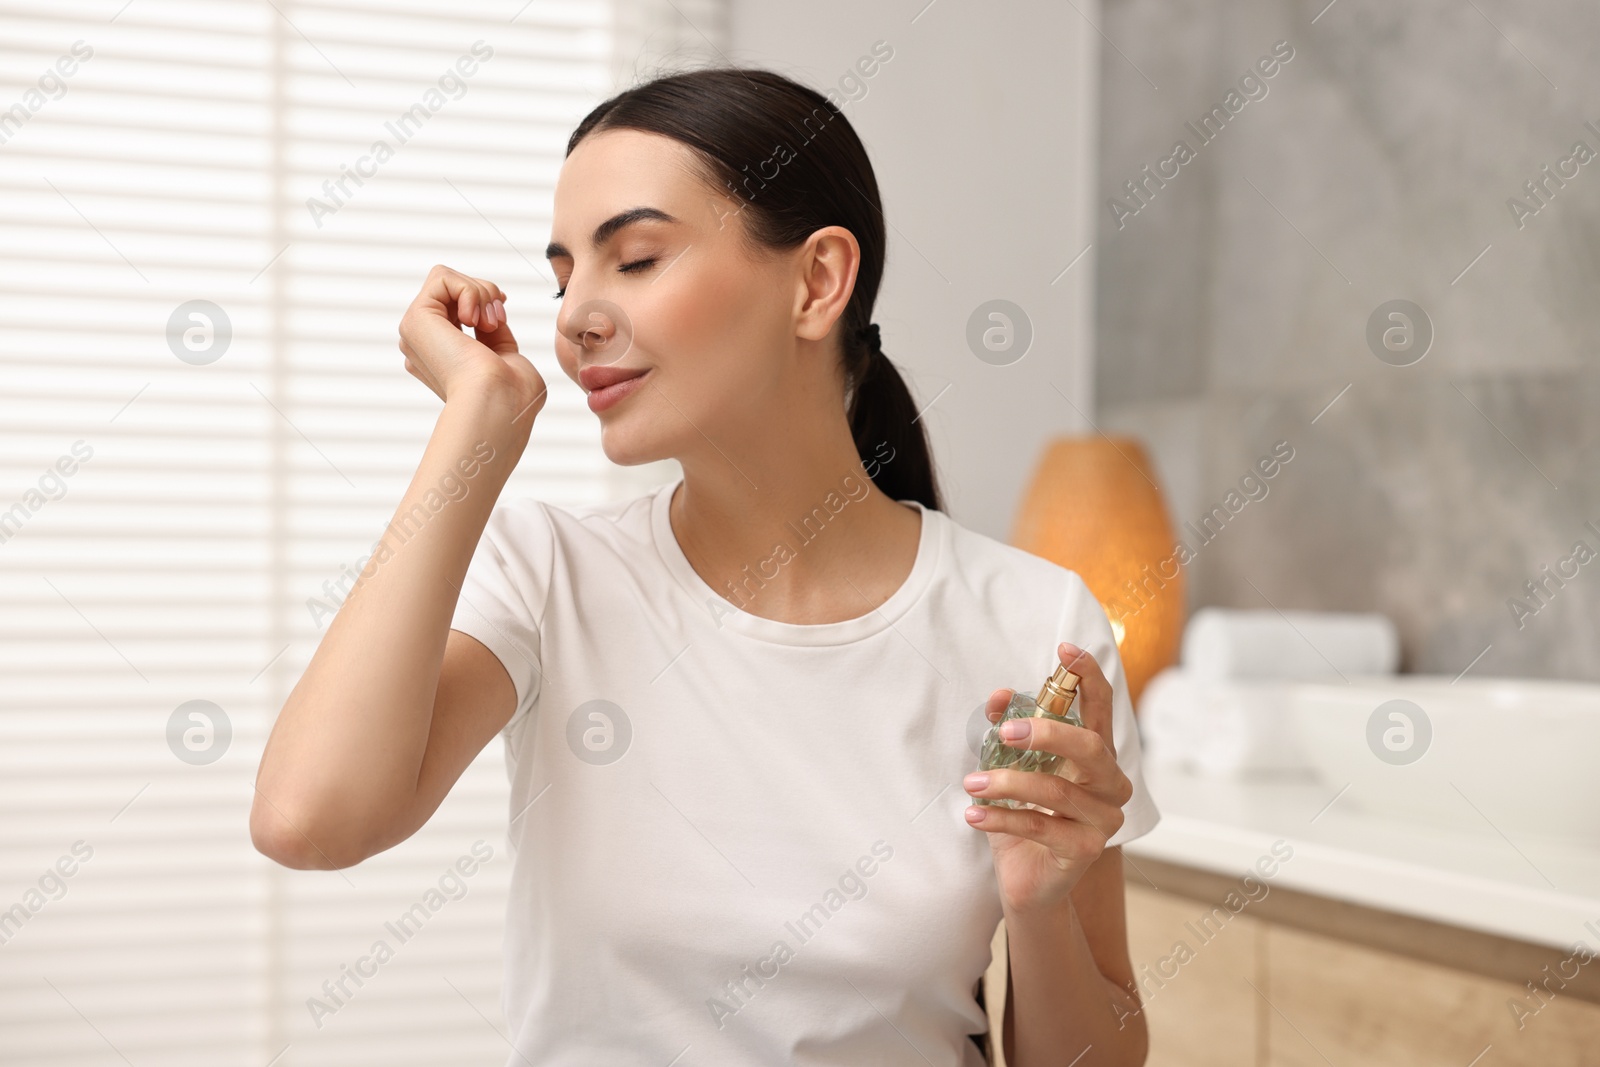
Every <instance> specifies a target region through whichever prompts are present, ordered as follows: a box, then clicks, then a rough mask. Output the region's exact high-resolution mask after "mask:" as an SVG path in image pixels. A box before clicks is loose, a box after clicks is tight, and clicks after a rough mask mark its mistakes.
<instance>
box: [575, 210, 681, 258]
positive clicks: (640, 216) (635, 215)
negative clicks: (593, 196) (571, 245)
mask: <svg viewBox="0 0 1600 1067" xmlns="http://www.w3.org/2000/svg"><path fill="white" fill-rule="evenodd" d="M646 220H653V221H656V222H677V221H678V220H677V219H675V218H673V217H672V216H671V215H669V214H667V213H666V212H665V211H660V210H658V209H656V208H653V207H631V208H629V209H628V210H626V211H619V212H618V213H617V214H615V215H613V216H611V217H610V218H609V219H606V221H604V222H602V223H601V224H600V225H598V226H596V227H595V228H594V234H593V235H592V236H591V237H590V238H589V243H590V244H591V245H592V246H593V247H595V248H599V247H600V246H601V245H603V244H605V243H606V242H607V241H609V240H611V237H612V235H613V234H615V233H616V232H617V231H618V230H620V229H622V228H623V227H624V226H631V225H632V224H633V223H635V222H644V221H646ZM557 256H566V257H567V258H568V259H572V258H573V255H572V253H571V252H570V251H568V250H567V246H566V245H564V244H561V243H560V242H557V241H551V242H550V244H549V246H548V247H546V248H545V250H544V258H545V259H555V258H556V257H557Z"/></svg>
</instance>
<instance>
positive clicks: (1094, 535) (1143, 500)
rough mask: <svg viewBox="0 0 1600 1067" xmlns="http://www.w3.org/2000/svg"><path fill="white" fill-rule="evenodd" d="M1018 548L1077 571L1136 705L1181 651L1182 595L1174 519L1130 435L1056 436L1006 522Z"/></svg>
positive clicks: (1139, 446) (1140, 449)
mask: <svg viewBox="0 0 1600 1067" xmlns="http://www.w3.org/2000/svg"><path fill="white" fill-rule="evenodd" d="M1011 543H1012V544H1013V545H1016V546H1017V547H1018V548H1021V549H1024V550H1026V551H1028V552H1032V553H1033V554H1034V555H1036V556H1042V557H1044V558H1045V559H1048V560H1050V561H1051V562H1052V563H1058V564H1060V565H1061V566H1063V567H1066V568H1067V569H1068V570H1073V571H1077V572H1078V574H1079V576H1080V577H1082V578H1083V580H1084V583H1085V584H1087V585H1088V587H1089V591H1090V592H1092V593H1093V594H1094V596H1095V599H1096V600H1098V601H1100V606H1101V607H1103V608H1104V609H1105V612H1106V616H1107V617H1108V618H1109V619H1110V620H1111V631H1112V633H1113V634H1114V635H1115V636H1116V639H1117V649H1118V651H1119V652H1120V653H1121V655H1122V665H1123V669H1124V670H1125V671H1126V672H1127V676H1128V692H1129V694H1130V695H1131V696H1132V698H1133V701H1134V706H1135V707H1137V706H1138V702H1139V694H1141V693H1142V692H1144V687H1145V683H1146V682H1148V681H1149V680H1150V679H1151V678H1153V677H1154V676H1155V675H1156V673H1157V672H1159V671H1160V670H1161V669H1162V668H1164V667H1168V666H1171V665H1172V664H1173V663H1174V662H1175V661H1176V660H1177V658H1178V642H1179V640H1180V639H1181V638H1182V636H1183V619H1184V611H1185V601H1184V594H1183V566H1182V562H1180V556H1179V553H1178V550H1177V539H1176V538H1175V537H1174V535H1173V532H1172V520H1171V519H1170V518H1169V517H1168V515H1167V506H1166V503H1165V501H1164V500H1163V499H1162V495H1161V489H1160V487H1159V486H1158V485H1157V484H1156V476H1155V471H1154V470H1153V469H1152V468H1151V466H1150V459H1149V457H1148V456H1146V455H1145V450H1144V447H1143V446H1142V445H1141V444H1140V443H1139V442H1138V441H1137V440H1135V439H1134V438H1131V437H1106V436H1101V435H1096V436H1094V437H1062V438H1057V439H1056V440H1054V441H1052V442H1051V443H1050V445H1049V447H1047V448H1046V449H1045V453H1044V457H1043V458H1042V459H1041V460H1040V461H1039V466H1038V467H1037V468H1036V469H1035V470H1034V474H1033V481H1032V482H1031V483H1030V484H1029V486H1028V490H1027V493H1026V494H1025V495H1024V496H1023V500H1022V506H1021V508H1020V509H1019V510H1018V512H1017V519H1016V523H1015V525H1014V526H1013V528H1012V535H1011Z"/></svg>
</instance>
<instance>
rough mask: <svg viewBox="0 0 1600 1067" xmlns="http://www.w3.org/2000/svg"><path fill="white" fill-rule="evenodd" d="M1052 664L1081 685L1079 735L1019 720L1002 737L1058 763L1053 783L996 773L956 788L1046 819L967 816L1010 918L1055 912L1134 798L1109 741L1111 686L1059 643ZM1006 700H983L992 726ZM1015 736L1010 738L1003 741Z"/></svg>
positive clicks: (990, 812) (974, 812) (1007, 693)
mask: <svg viewBox="0 0 1600 1067" xmlns="http://www.w3.org/2000/svg"><path fill="white" fill-rule="evenodd" d="M1056 654H1057V655H1058V656H1059V657H1060V659H1061V662H1062V663H1064V664H1066V665H1067V668H1068V669H1069V670H1071V671H1072V672H1073V673H1074V674H1076V675H1078V676H1079V677H1080V678H1081V679H1082V680H1081V682H1080V683H1079V686H1078V689H1079V698H1078V703H1079V709H1080V710H1079V714H1080V715H1081V716H1082V718H1083V723H1084V725H1082V726H1073V725H1072V724H1070V723H1064V722H1057V721H1055V720H1054V719H1049V718H1043V717H1022V718H1017V719H1012V720H1010V721H1009V722H1007V723H1005V724H1004V726H1003V727H1002V737H1003V738H1004V739H1005V742H1006V743H1007V744H1009V745H1015V746H1016V747H1018V748H1025V749H1039V750H1043V751H1046V752H1053V753H1055V754H1057V755H1059V756H1061V757H1063V759H1062V764H1061V770H1060V773H1058V774H1046V773H1044V772H1041V771H1026V770H1017V769H1015V768H1010V767H997V768H995V769H993V770H989V771H983V772H978V773H975V774H969V775H967V777H966V779H965V781H964V783H963V784H964V785H965V786H966V789H967V792H968V793H969V794H970V795H972V796H974V797H1006V798H1009V799H1012V800H1018V801H1026V802H1027V803H1030V804H1037V805H1039V806H1040V807H1044V808H1048V809H1050V810H1049V811H1048V812H1046V811H1035V810H1032V809H1029V808H1006V807H999V806H992V807H986V806H980V805H972V806H969V807H968V808H967V821H968V822H969V823H971V824H972V825H973V826H974V827H975V828H976V829H979V830H983V831H985V832H987V833H988V834H989V845H990V847H991V848H992V849H993V851H994V865H995V875H996V877H997V878H998V880H999V882H1000V896H1001V901H1002V903H1003V904H1004V906H1005V908H1006V911H1007V912H1008V913H1011V914H1018V913H1024V912H1031V911H1038V910H1042V909H1049V908H1053V907H1057V906H1059V905H1060V904H1062V903H1063V902H1064V901H1065V900H1066V899H1067V897H1068V896H1069V895H1070V894H1071V892H1072V889H1073V887H1074V886H1076V885H1077V884H1078V879H1080V878H1081V877H1082V876H1083V872H1084V871H1086V870H1088V869H1089V867H1090V865H1091V864H1093V863H1094V861H1095V860H1097V859H1099V858H1100V854H1101V853H1102V852H1104V851H1105V846H1106V842H1107V841H1108V840H1110V838H1111V836H1112V835H1113V834H1115V833H1116V832H1117V831H1118V830H1119V829H1121V827H1122V805H1124V804H1126V803H1127V802H1128V799H1129V798H1130V797H1131V796H1132V795H1133V783H1132V782H1131V781H1130V780H1129V779H1128V776H1127V775H1126V774H1124V773H1123V770H1122V768H1121V767H1120V766H1119V765H1118V764H1117V754H1116V748H1115V747H1114V744H1113V741H1112V732H1111V683H1110V682H1109V681H1107V680H1106V676H1105V674H1104V673H1103V672H1102V671H1101V670H1100V665H1099V664H1098V663H1096V662H1095V659H1094V657H1093V656H1091V655H1089V653H1087V652H1085V651H1083V650H1082V649H1080V648H1078V647H1076V646H1074V645H1070V644H1067V643H1065V642H1063V643H1062V644H1061V645H1060V646H1059V647H1058V648H1057V649H1056ZM1011 694H1012V690H1010V689H997V690H995V691H994V692H993V693H991V694H990V695H989V703H988V707H987V709H986V710H987V713H988V716H989V720H990V721H991V722H994V721H997V720H998V719H999V718H1000V716H1001V715H1002V714H1004V712H1005V709H1006V705H1007V704H1009V703H1010V700H1011ZM1013 732H1014V733H1017V734H1018V736H1015V737H1007V736H1005V735H1006V734H1008V733H1013ZM985 778H986V779H987V780H986V781H982V780H983V779H985ZM1052 813H1053V814H1052Z"/></svg>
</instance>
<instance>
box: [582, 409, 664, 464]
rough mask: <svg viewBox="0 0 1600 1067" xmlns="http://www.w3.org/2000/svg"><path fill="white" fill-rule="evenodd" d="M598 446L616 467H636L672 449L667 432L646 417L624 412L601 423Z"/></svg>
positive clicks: (652, 460)
mask: <svg viewBox="0 0 1600 1067" xmlns="http://www.w3.org/2000/svg"><path fill="white" fill-rule="evenodd" d="M600 449H601V451H603V452H604V453H605V454H606V458H607V459H609V460H610V461H611V462H613V463H615V464H617V466H619V467H637V466H639V465H640V464H641V463H654V462H655V461H656V460H658V459H667V458H669V457H670V456H671V455H672V454H673V453H672V449H671V446H670V444H669V442H668V441H667V440H666V435H664V434H662V433H661V432H660V428H659V427H656V426H653V425H652V424H651V422H650V420H648V419H638V418H630V417H628V416H623V417H622V418H619V419H616V420H614V421H612V422H610V423H605V422H602V423H601V425H600Z"/></svg>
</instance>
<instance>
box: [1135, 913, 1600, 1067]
mask: <svg viewBox="0 0 1600 1067" xmlns="http://www.w3.org/2000/svg"><path fill="white" fill-rule="evenodd" d="M1262 926H1263V931H1262V933H1263V935H1264V937H1265V944H1266V948H1267V951H1266V958H1265V966H1264V968H1263V971H1264V974H1263V978H1264V981H1262V982H1258V983H1257V984H1258V985H1259V986H1260V987H1261V991H1262V993H1264V994H1265V999H1266V1000H1267V1001H1269V1002H1270V1004H1264V1005H1263V1008H1264V1009H1265V1011H1266V1026H1267V1056H1266V1060H1265V1064H1264V1067H1329V1065H1330V1064H1332V1065H1333V1067H1347V1065H1348V1067H1356V1065H1359V1067H1468V1065H1469V1064H1471V1065H1473V1067H1523V1065H1526V1067H1600V1005H1595V1004H1591V1003H1587V1002H1585V1001H1581V1000H1576V999H1574V998H1572V997H1561V996H1556V997H1555V998H1554V999H1553V1000H1551V1001H1550V1002H1549V1003H1547V1004H1546V1005H1545V1006H1544V1007H1543V1008H1542V1009H1540V1011H1539V1012H1538V1014H1537V1015H1534V1016H1532V1017H1525V1018H1523V1019H1522V1023H1523V1025H1522V1027H1521V1028H1520V1030H1519V1028H1518V1020H1517V1018H1516V1017H1515V1016H1514V1015H1513V1013H1512V1011H1511V1010H1510V1009H1509V1008H1508V1007H1507V1002H1508V1001H1516V1002H1519V1003H1527V1001H1526V995H1527V990H1526V989H1525V988H1523V987H1520V986H1517V985H1515V984H1513V983H1511V982H1503V981H1498V980H1495V979H1491V978H1483V977H1480V976H1478V975H1475V974H1468V973H1466V972H1463V971H1458V970H1454V969H1452V968H1449V967H1441V966H1438V965H1437V964H1432V963H1424V962H1420V961H1418V960H1414V959H1411V958H1410V957H1407V956H1401V955H1396V954H1394V953H1389V952H1382V951H1379V950H1377V949H1371V948H1366V947H1363V946H1358V945H1352V944H1350V943H1348V942H1343V941H1338V940H1334V939H1332V938H1328V937H1323V936H1320V935H1317V934H1310V933H1304V932H1302V931H1299V930H1294V929H1291V928H1288V927H1284V926H1281V925H1278V924H1275V923H1264V924H1262ZM1559 955H1560V954H1554V957H1555V958H1559ZM1589 966H1600V961H1595V962H1594V963H1591V964H1589ZM1534 977H1536V976H1534V975H1529V978H1530V979H1531V978H1534ZM1196 1033H1198V1031H1196ZM1486 1049H1487V1051H1485V1050H1486ZM1151 1062H1152V1063H1154V1062H1155V1061H1154V1059H1152V1060H1151ZM1245 1062H1248V1061H1245Z"/></svg>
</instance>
